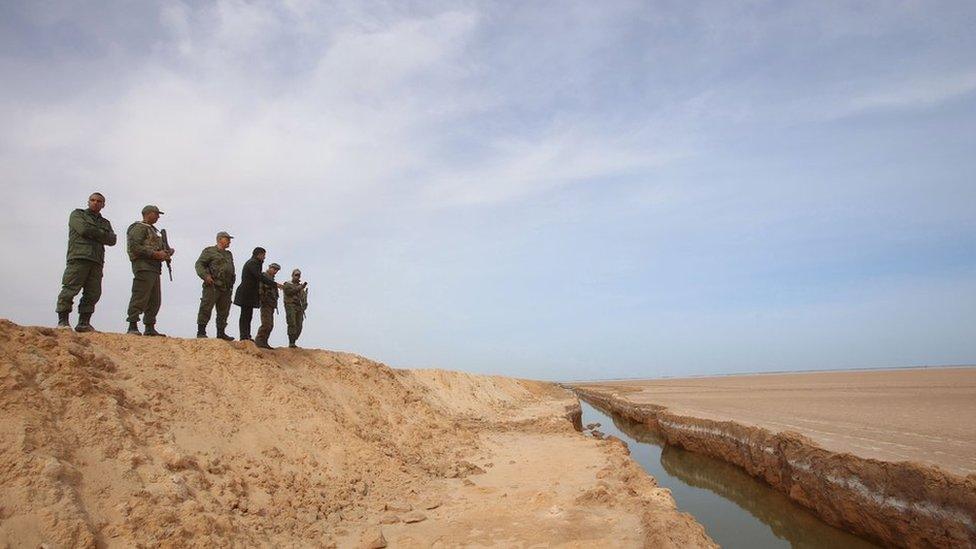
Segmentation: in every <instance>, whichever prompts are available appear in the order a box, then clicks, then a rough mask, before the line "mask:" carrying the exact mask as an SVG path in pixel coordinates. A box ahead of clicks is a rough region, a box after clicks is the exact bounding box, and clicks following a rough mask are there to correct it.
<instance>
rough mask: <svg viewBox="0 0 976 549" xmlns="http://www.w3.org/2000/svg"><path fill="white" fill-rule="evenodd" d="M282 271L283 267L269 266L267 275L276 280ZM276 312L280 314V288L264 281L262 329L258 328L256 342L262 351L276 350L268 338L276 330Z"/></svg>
mask: <svg viewBox="0 0 976 549" xmlns="http://www.w3.org/2000/svg"><path fill="white" fill-rule="evenodd" d="M280 270H281V265H278V264H277V263H272V264H271V265H269V266H268V271H267V272H266V273H265V274H267V275H268V276H269V277H270V278H271V279H272V280H274V277H275V275H276V274H278V271H280ZM276 312H278V286H277V285H276V284H268V283H267V282H264V281H263V280H262V281H261V327H260V328H258V337H257V338H255V340H254V343H255V345H257V346H258V347H260V348H262V349H269V350H272V349H274V347H272V346H271V345H269V344H268V338H269V337H271V330H273V329H274V315H275V313H276Z"/></svg>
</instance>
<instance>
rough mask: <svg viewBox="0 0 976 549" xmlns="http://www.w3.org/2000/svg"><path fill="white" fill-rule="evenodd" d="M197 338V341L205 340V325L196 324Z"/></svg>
mask: <svg viewBox="0 0 976 549" xmlns="http://www.w3.org/2000/svg"><path fill="white" fill-rule="evenodd" d="M197 337H198V338H199V339H207V325H206V324H197Z"/></svg>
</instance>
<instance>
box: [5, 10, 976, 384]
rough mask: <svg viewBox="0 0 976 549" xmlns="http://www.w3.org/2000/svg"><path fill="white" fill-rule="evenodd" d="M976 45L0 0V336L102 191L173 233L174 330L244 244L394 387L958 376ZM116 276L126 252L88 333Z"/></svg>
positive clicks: (749, 30)
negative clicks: (382, 365) (754, 376)
mask: <svg viewBox="0 0 976 549" xmlns="http://www.w3.org/2000/svg"><path fill="white" fill-rule="evenodd" d="M974 27H976V5H974V4H973V3H971V2H963V1H958V2H908V1H904V2H893V1H878V2H857V3H852V2H829V1H828V2H772V1H770V2H762V1H753V2H738V3H727V2H600V3H594V2H563V3H559V4H558V5H557V4H546V3H514V2H513V3H508V2H504V3H483V2H450V3H447V2H445V3H439V2H422V3H421V2H417V3H410V2H390V3H385V2H348V3H347V2H331V3H319V2H302V1H291V2H267V3H264V2H253V3H252V2H216V3H212V2H192V3H180V2H167V3H162V4H157V5H153V4H151V3H131V2H119V3H111V2H105V3H101V4H95V5H89V6H85V7H79V6H77V5H75V4H74V3H67V2H64V3H59V2H23V3H13V2H7V3H3V4H0V79H2V81H3V82H4V85H3V86H2V87H0V115H2V117H3V119H4V121H5V123H4V124H3V125H2V127H0V185H2V188H3V190H4V191H5V195H6V196H7V197H8V201H9V203H10V205H11V206H12V207H11V208H10V209H9V212H8V215H7V216H5V217H4V218H3V219H2V220H0V229H2V235H0V244H2V245H3V247H4V248H5V249H6V250H7V251H8V254H10V256H11V257H15V258H17V264H18V265H19V268H17V269H13V270H11V272H10V273H9V276H10V279H9V280H8V283H7V284H6V285H5V288H6V289H5V290H3V294H4V295H3V298H4V299H3V300H2V305H0V316H4V317H9V318H11V319H13V320H15V321H17V322H21V323H31V324H51V323H52V320H53V319H54V313H53V307H54V299H55V296H56V293H57V290H58V285H59V281H60V274H61V270H62V269H63V254H64V246H65V233H66V229H65V223H66V218H67V213H68V212H69V211H70V210H71V209H72V208H75V207H83V206H84V204H85V199H86V197H87V195H88V193H90V192H91V191H94V190H100V191H102V192H103V193H105V194H106V195H107V198H108V205H107V207H106V209H105V211H104V214H105V215H106V217H108V218H109V219H110V220H111V221H112V222H113V223H114V225H115V226H116V228H117V230H118V231H119V232H121V231H123V230H124V228H125V227H126V226H127V225H128V224H129V223H130V222H132V221H134V220H136V219H137V218H138V211H139V209H140V208H141V206H142V205H144V204H146V203H157V204H159V205H160V206H161V207H162V208H163V210H165V211H167V214H166V215H165V216H164V219H163V221H162V222H161V223H160V226H161V227H166V228H168V229H169V231H170V232H171V233H172V235H173V237H174V238H173V239H174V246H175V247H176V248H177V249H178V253H177V258H176V264H175V267H176V282H175V283H173V284H169V283H168V282H166V283H165V285H164V307H163V311H162V313H161V316H160V328H162V329H165V330H168V331H169V332H170V333H171V334H173V335H183V336H189V335H192V334H193V332H194V330H195V325H194V318H195V310H196V305H197V300H198V298H199V293H198V292H199V281H198V280H197V279H196V278H195V275H194V273H193V271H192V262H193V261H194V260H195V259H196V256H197V254H198V253H199V250H200V249H202V248H203V247H204V246H206V245H208V244H210V243H211V242H212V238H213V234H214V233H216V232H217V231H219V230H228V231H230V232H231V233H232V234H235V235H236V236H237V237H238V238H237V239H236V240H235V244H234V247H233V248H232V250H233V251H234V252H235V255H236V257H237V260H238V263H239V264H242V263H243V261H244V260H245V259H246V258H247V257H248V255H249V252H250V249H251V248H252V247H253V246H256V245H262V246H264V247H266V248H268V250H269V259H270V260H272V261H278V262H279V263H282V265H283V266H284V267H285V268H286V269H290V268H291V267H293V266H300V267H301V268H302V269H303V271H304V272H305V273H306V277H307V278H308V279H309V281H310V285H311V286H310V287H311V295H312V297H313V303H312V307H311V309H310V311H309V319H308V322H307V328H306V335H305V337H304V343H305V344H306V345H308V346H316V347H325V348H333V349H344V350H350V351H355V352H358V353H361V354H364V355H366V356H369V357H372V358H375V359H379V360H382V361H384V362H387V363H388V364H390V365H393V366H401V367H441V368H450V369H461V370H468V371H474V372H485V373H501V374H508V375H518V376H523V377H534V378H545V379H579V378H606V377H656V376H663V375H670V376H679V375H699V374H709V373H733V372H754V371H771V370H791V369H819V368H850V367H879V366H906V365H922V364H950V363H951V364H959V363H974V362H976V276H974V275H976V158H974V156H976V155H974V153H976V131H974V130H973V128H974V127H976V34H974V33H973V32H972V29H973V28H974ZM130 276H131V275H130V272H129V267H128V263H127V261H126V259H125V257H124V254H123V251H122V249H121V248H115V249H113V250H111V251H110V252H109V253H108V259H107V266H106V278H105V291H104V297H103V300H102V303H100V305H99V309H98V311H97V313H96V316H95V319H94V320H95V324H96V326H97V327H99V328H101V329H103V330H121V329H122V328H123V327H124V324H123V319H124V313H125V304H126V301H127V298H128V286H129V282H130ZM235 319H236V308H235V311H234V312H233V314H232V324H233V321H234V320H235ZM282 320H283V319H282ZM281 323H282V324H283V322H281ZM281 328H283V327H279V328H278V329H277V330H276V334H275V336H274V337H273V341H272V343H277V344H280V343H281V340H282V338H283V336H282V333H283V330H282V329H281ZM211 331H212V328H211Z"/></svg>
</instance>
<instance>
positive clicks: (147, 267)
mask: <svg viewBox="0 0 976 549" xmlns="http://www.w3.org/2000/svg"><path fill="white" fill-rule="evenodd" d="M160 215H163V212H161V211H159V208H157V207H156V206H153V205H149V206H146V207H145V208H143V209H142V221H136V222H135V223H133V224H132V225H129V230H128V231H126V240H127V248H128V252H129V260H130V261H132V274H133V278H132V297H131V298H130V299H129V317H128V321H129V330H128V331H127V332H126V333H128V334H132V335H142V334H141V333H140V332H139V326H138V325H137V323H138V322H139V316H140V315H142V323H143V324H145V326H146V329H145V335H147V336H161V337H165V334H161V333H159V332H157V331H156V314H157V313H159V307H160V305H161V304H162V290H161V288H160V275H161V274H162V272H163V261H166V260H168V259H170V258H171V257H173V254H174V253H176V250H174V249H173V248H168V249H167V248H164V247H163V239H162V238H161V237H160V236H159V231H158V230H157V229H156V227H155V226H154V225H155V223H156V222H157V221H159V216H160Z"/></svg>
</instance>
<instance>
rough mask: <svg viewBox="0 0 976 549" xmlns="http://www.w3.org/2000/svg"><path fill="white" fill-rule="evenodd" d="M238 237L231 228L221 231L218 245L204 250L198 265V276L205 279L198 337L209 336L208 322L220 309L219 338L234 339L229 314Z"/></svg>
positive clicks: (218, 313) (198, 317) (218, 319)
mask: <svg viewBox="0 0 976 549" xmlns="http://www.w3.org/2000/svg"><path fill="white" fill-rule="evenodd" d="M232 238H234V237H233V236H231V235H230V233H228V232H227V231H220V232H219V233H217V245H216V246H208V247H206V248H204V249H203V252H201V253H200V259H197V262H196V264H195V265H194V267H195V268H196V271H197V276H199V277H200V279H201V280H203V295H202V296H201V297H200V310H199V312H197V337H199V338H205V337H207V324H209V323H210V313H212V312H213V310H214V308H216V309H217V337H219V338H220V339H223V340H226V341H233V340H234V338H233V337H231V336H229V335H227V333H226V332H225V331H224V329H225V328H226V327H227V317H228V315H229V314H230V292H231V290H232V289H233V288H234V280H235V279H237V275H236V273H234V254H232V253H231V251H230V250H228V249H227V248H230V241H231V239H232Z"/></svg>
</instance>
